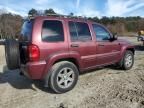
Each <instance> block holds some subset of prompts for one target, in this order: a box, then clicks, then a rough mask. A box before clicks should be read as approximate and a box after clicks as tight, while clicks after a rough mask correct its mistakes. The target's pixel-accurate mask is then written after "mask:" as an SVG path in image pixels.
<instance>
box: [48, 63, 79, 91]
mask: <svg viewBox="0 0 144 108" xmlns="http://www.w3.org/2000/svg"><path fill="white" fill-rule="evenodd" d="M51 72H52V74H51V76H50V82H49V84H50V87H51V88H52V90H54V91H55V92H56V93H65V92H68V91H70V90H72V89H73V88H74V87H75V85H76V83H77V81H78V76H79V71H78V69H77V67H76V66H75V65H74V64H73V63H71V62H68V61H62V62H58V63H56V64H54V65H53V66H52V68H51Z"/></svg>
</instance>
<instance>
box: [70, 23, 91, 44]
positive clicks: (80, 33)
mask: <svg viewBox="0 0 144 108" xmlns="http://www.w3.org/2000/svg"><path fill="white" fill-rule="evenodd" d="M69 30H70V36H71V40H72V41H75V40H92V38H91V34H90V30H89V27H88V25H87V24H86V23H83V22H76V23H75V22H69Z"/></svg>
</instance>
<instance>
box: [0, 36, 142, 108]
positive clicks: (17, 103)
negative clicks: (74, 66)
mask: <svg viewBox="0 0 144 108" xmlns="http://www.w3.org/2000/svg"><path fill="white" fill-rule="evenodd" d="M125 39H127V40H129V41H131V42H133V43H134V44H135V45H136V55H135V64H134V67H133V68H132V69H131V70H129V71H122V70H118V69H115V68H113V67H112V66H109V67H106V68H101V69H96V70H94V71H93V72H90V73H88V72H87V73H85V74H82V75H80V78H79V81H78V84H77V86H76V87H75V88H74V89H73V90H72V91H70V92H68V93H65V94H54V93H53V92H52V91H51V90H50V89H46V88H43V87H42V82H39V81H32V80H30V79H28V78H25V77H23V76H20V75H19V73H18V70H16V71H8V70H7V69H6V67H5V59H4V58H5V57H4V48H3V47H0V108H144V47H142V46H140V43H137V42H136V38H132V37H129V38H128V37H127V38H125Z"/></svg>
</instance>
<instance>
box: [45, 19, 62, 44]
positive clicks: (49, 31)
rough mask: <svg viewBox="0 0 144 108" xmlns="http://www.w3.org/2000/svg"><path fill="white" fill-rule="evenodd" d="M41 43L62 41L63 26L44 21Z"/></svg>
mask: <svg viewBox="0 0 144 108" xmlns="http://www.w3.org/2000/svg"><path fill="white" fill-rule="evenodd" d="M42 41H45V42H59V41H64V32H63V25H62V22H61V21H57V20H45V21H44V22H43V26H42Z"/></svg>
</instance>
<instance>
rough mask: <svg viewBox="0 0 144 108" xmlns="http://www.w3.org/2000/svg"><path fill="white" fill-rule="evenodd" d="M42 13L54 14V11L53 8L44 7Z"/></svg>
mask: <svg viewBox="0 0 144 108" xmlns="http://www.w3.org/2000/svg"><path fill="white" fill-rule="evenodd" d="M44 14H45V15H48V14H56V12H55V11H54V10H53V9H51V8H50V9H46V10H45V11H44Z"/></svg>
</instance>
